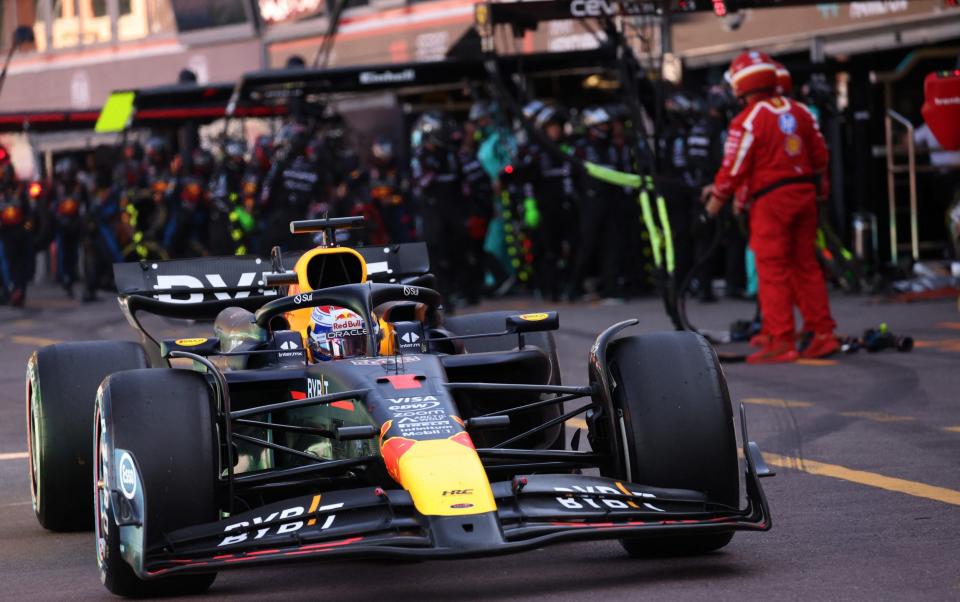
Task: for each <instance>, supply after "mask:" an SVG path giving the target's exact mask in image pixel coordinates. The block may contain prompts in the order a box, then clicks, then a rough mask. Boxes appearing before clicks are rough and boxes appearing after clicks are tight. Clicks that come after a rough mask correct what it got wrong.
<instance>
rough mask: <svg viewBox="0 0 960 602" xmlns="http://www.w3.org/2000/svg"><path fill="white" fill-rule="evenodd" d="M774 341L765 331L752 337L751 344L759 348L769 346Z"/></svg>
mask: <svg viewBox="0 0 960 602" xmlns="http://www.w3.org/2000/svg"><path fill="white" fill-rule="evenodd" d="M772 342H773V338H772V337H771V336H770V335H769V334H766V333H763V332H758V333H757V334H755V335H753V336H752V337H750V346H751V347H756V348H757V349H760V348H763V347H769V346H770V344H771V343H772Z"/></svg>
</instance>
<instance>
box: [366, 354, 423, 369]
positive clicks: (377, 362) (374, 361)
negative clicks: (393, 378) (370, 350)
mask: <svg viewBox="0 0 960 602" xmlns="http://www.w3.org/2000/svg"><path fill="white" fill-rule="evenodd" d="M401 361H402V362H403V363H405V364H407V363H410V362H419V361H420V358H419V357H418V356H416V355H404V356H403V359H402V360H401ZM350 363H351V364H353V365H354V366H384V365H386V364H390V365H393V364H395V363H397V358H396V357H394V356H391V357H378V358H370V359H366V360H350Z"/></svg>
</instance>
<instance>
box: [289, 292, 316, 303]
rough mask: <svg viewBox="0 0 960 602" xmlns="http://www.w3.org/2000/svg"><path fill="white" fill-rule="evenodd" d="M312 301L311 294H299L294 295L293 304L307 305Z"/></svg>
mask: <svg viewBox="0 0 960 602" xmlns="http://www.w3.org/2000/svg"><path fill="white" fill-rule="evenodd" d="M311 301H313V293H300V294H299V295H294V297H293V302H294V303H296V304H297V305H300V304H301V303H309V302H311Z"/></svg>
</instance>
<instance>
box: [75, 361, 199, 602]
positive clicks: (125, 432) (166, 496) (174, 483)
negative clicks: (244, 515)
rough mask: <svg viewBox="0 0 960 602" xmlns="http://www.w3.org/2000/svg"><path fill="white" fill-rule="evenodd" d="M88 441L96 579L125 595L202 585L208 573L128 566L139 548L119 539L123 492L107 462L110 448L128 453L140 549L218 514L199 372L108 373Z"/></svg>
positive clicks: (182, 591) (113, 453)
mask: <svg viewBox="0 0 960 602" xmlns="http://www.w3.org/2000/svg"><path fill="white" fill-rule="evenodd" d="M94 442H95V448H94V456H95V464H94V471H93V481H94V483H95V485H96V494H95V496H94V498H95V499H94V505H95V508H96V510H95V517H94V518H95V521H96V535H97V564H98V566H99V569H100V580H101V581H102V582H103V584H104V586H106V588H107V589H108V590H110V592H112V593H114V594H116V595H118V596H128V597H144V596H157V595H181V594H198V593H202V592H204V591H206V590H207V589H208V588H209V587H210V585H211V584H212V583H213V581H214V579H215V578H216V573H207V574H199V575H192V574H191V575H174V576H170V577H157V578H155V579H151V580H143V579H141V578H140V577H139V576H138V575H137V574H136V572H135V571H134V570H133V568H131V564H130V562H131V561H132V559H133V554H134V553H138V552H139V551H140V550H135V549H134V550H131V547H137V546H130V543H129V542H127V544H126V546H122V545H121V532H120V529H121V527H119V526H118V520H117V519H118V516H117V512H118V508H117V507H116V504H115V500H119V496H120V495H124V490H122V488H123V486H124V484H123V483H120V482H119V479H118V478H117V475H118V468H119V467H117V466H114V462H115V458H116V457H117V453H116V450H123V451H126V452H129V454H130V456H131V458H133V459H135V464H134V470H136V471H137V473H138V474H139V476H140V482H142V484H143V491H142V492H140V493H139V495H142V498H143V503H144V505H145V506H146V511H147V514H146V516H145V517H143V526H142V528H143V530H144V533H143V534H142V536H141V539H139V540H137V543H138V544H139V547H141V548H142V549H143V550H146V549H149V548H150V546H152V545H154V544H156V543H158V542H162V540H163V536H164V534H166V533H169V532H170V531H173V530H175V529H179V528H182V527H188V526H191V525H195V524H200V523H207V522H212V521H215V520H216V519H217V518H218V503H217V495H216V493H217V490H216V483H217V465H218V464H217V452H216V437H215V431H214V422H213V413H212V407H211V402H210V390H209V387H208V386H207V382H206V380H205V378H204V377H203V375H201V374H199V373H197V372H191V371H188V370H171V369H154V370H133V371H130V372H122V373H120V374H115V375H112V376H110V377H109V378H108V379H107V380H106V381H105V382H104V384H103V386H102V387H101V390H100V393H99V395H98V396H97V405H96V416H95V422H94ZM121 454H122V452H121ZM121 458H124V460H125V459H126V456H124V455H121ZM121 463H123V461H121ZM131 463H133V462H132V461H131ZM124 468H126V469H128V468H129V466H125V467H124ZM128 490H129V484H128V485H127V490H126V491H128ZM134 491H136V488H134ZM131 495H132V494H131ZM128 528H129V527H128ZM124 552H126V553H127V554H128V555H127V556H125V555H124Z"/></svg>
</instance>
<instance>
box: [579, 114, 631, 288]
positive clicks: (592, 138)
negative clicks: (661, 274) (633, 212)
mask: <svg viewBox="0 0 960 602" xmlns="http://www.w3.org/2000/svg"><path fill="white" fill-rule="evenodd" d="M610 122H611V118H610V114H609V113H608V112H607V110H606V109H604V108H602V107H593V108H589V109H585V110H584V111H583V126H584V127H585V128H586V135H585V136H584V137H583V138H582V139H580V140H578V141H577V142H576V145H575V147H574V153H575V155H576V156H577V158H579V159H580V160H582V161H589V162H591V163H594V164H597V165H601V166H603V167H607V168H610V169H616V166H617V163H618V161H617V154H616V150H615V149H614V148H613V146H612V145H611V144H610ZM579 189H580V190H581V191H582V195H581V197H580V207H579V212H578V213H579V216H580V245H579V248H580V250H579V252H578V253H577V257H576V261H575V262H574V267H573V273H572V274H571V277H570V282H569V284H568V286H567V290H566V293H565V294H566V296H567V297H570V298H573V297H577V296H578V295H579V294H580V293H581V292H582V290H581V287H582V285H583V281H584V278H585V277H586V276H587V275H588V274H591V273H593V274H599V276H600V280H599V282H598V286H597V293H598V294H599V295H600V296H603V297H614V296H617V295H618V291H616V290H615V288H614V287H615V286H616V284H615V283H616V282H617V279H618V277H619V272H620V271H619V269H618V264H619V262H618V259H617V256H618V253H619V250H620V248H621V242H622V241H621V240H620V233H621V229H620V223H619V220H620V219H621V216H620V214H619V212H618V209H619V208H620V207H621V198H622V195H623V190H622V189H621V188H620V187H619V186H614V185H612V184H608V183H606V182H602V181H600V180H597V179H595V178H591V177H589V176H587V175H586V174H581V177H580V185H579Z"/></svg>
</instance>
